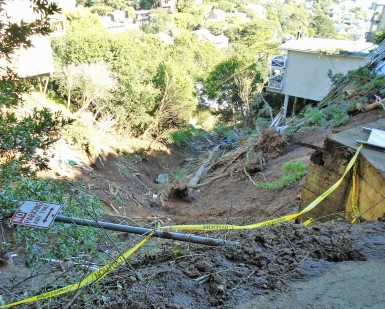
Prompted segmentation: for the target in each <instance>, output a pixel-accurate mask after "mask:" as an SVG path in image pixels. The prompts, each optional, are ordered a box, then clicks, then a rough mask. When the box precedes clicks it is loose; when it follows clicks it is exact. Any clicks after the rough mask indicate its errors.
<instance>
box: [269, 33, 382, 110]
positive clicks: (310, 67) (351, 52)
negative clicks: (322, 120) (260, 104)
mask: <svg viewBox="0 0 385 309" xmlns="http://www.w3.org/2000/svg"><path fill="white" fill-rule="evenodd" d="M279 48H280V49H281V50H282V51H283V53H282V54H281V55H279V56H276V57H274V58H273V59H272V62H271V71H270V78H269V82H268V86H267V90H268V91H271V92H277V93H282V94H284V95H285V100H284V109H285V111H284V112H285V115H286V111H287V105H288V102H289V97H291V96H292V97H295V100H297V98H302V99H303V100H314V101H321V100H322V99H323V98H324V97H325V96H326V95H327V94H328V92H329V90H330V87H331V82H330V80H329V78H328V72H329V71H331V72H332V73H333V74H336V73H343V74H345V73H347V72H348V71H349V70H352V69H355V68H357V67H358V66H359V65H360V63H361V62H362V61H363V59H364V58H365V57H366V56H367V55H368V54H369V53H370V51H371V50H373V49H374V48H375V45H374V44H372V43H367V42H358V41H342V40H332V39H318V38H301V39H298V40H290V41H287V42H286V43H284V44H283V45H281V46H280V47H279Z"/></svg>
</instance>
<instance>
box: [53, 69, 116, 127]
mask: <svg viewBox="0 0 385 309" xmlns="http://www.w3.org/2000/svg"><path fill="white" fill-rule="evenodd" d="M57 82H58V84H59V89H62V91H63V92H65V93H66V94H67V99H68V101H67V104H68V107H69V106H70V102H71V100H74V101H75V102H76V107H77V108H78V110H77V112H76V115H80V114H81V113H83V112H84V111H85V110H90V111H92V113H93V115H94V121H95V120H96V119H97V118H98V117H99V116H100V114H101V112H102V111H103V110H105V109H106V108H107V107H109V106H110V105H111V104H112V103H113V99H114V93H115V92H116V91H117V90H118V83H117V81H116V79H115V77H114V76H113V74H112V72H111V70H110V68H109V67H108V65H107V64H106V63H104V62H97V63H90V64H88V63H83V64H80V65H75V64H70V65H66V66H64V67H63V69H62V72H61V74H60V75H59V78H58V79H57Z"/></svg>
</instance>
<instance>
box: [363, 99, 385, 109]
mask: <svg viewBox="0 0 385 309" xmlns="http://www.w3.org/2000/svg"><path fill="white" fill-rule="evenodd" d="M382 104H385V99H382V100H381V101H377V102H374V103H372V104H369V105H366V106H365V107H364V108H363V111H364V112H367V111H370V110H372V109H375V108H376V107H378V106H380V105H382Z"/></svg>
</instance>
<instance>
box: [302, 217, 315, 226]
mask: <svg viewBox="0 0 385 309" xmlns="http://www.w3.org/2000/svg"><path fill="white" fill-rule="evenodd" d="M313 223H314V219H313V218H309V219H307V220H306V221H305V222H304V223H303V225H304V226H310V225H313Z"/></svg>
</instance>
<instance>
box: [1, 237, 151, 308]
mask: <svg viewBox="0 0 385 309" xmlns="http://www.w3.org/2000/svg"><path fill="white" fill-rule="evenodd" d="M153 234H154V232H152V233H150V234H149V235H147V236H146V237H145V238H144V239H142V240H141V241H140V242H139V243H137V244H136V245H135V246H134V247H133V248H131V249H130V250H128V251H126V252H125V253H123V254H121V255H120V256H119V257H118V258H117V259H116V260H115V261H114V262H112V263H109V264H107V265H105V266H103V267H102V268H100V269H98V270H96V271H94V272H93V273H91V274H90V275H88V276H87V277H86V278H84V279H83V280H82V281H80V282H78V283H75V284H71V285H67V286H65V287H62V288H60V289H56V290H53V291H50V292H47V293H43V294H40V295H37V296H33V297H29V298H26V299H23V300H19V301H17V302H14V303H10V304H7V305H0V308H1V309H3V308H11V307H14V306H17V305H21V304H27V303H31V302H34V301H39V300H43V299H47V298H52V297H55V296H58V295H61V294H64V293H68V292H72V291H76V290H78V289H81V288H82V287H84V286H85V285H87V284H90V283H93V282H96V281H99V280H100V279H102V278H103V277H105V276H106V275H107V274H109V273H110V272H111V271H113V270H114V269H115V268H117V267H118V266H119V265H120V264H122V263H123V262H124V261H125V260H126V259H127V258H128V257H129V256H130V255H132V254H133V253H134V252H135V251H137V250H138V249H139V248H140V247H141V246H143V245H144V244H145V243H146V242H147V241H148V240H149V239H150V238H151V237H152V235H153Z"/></svg>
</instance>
